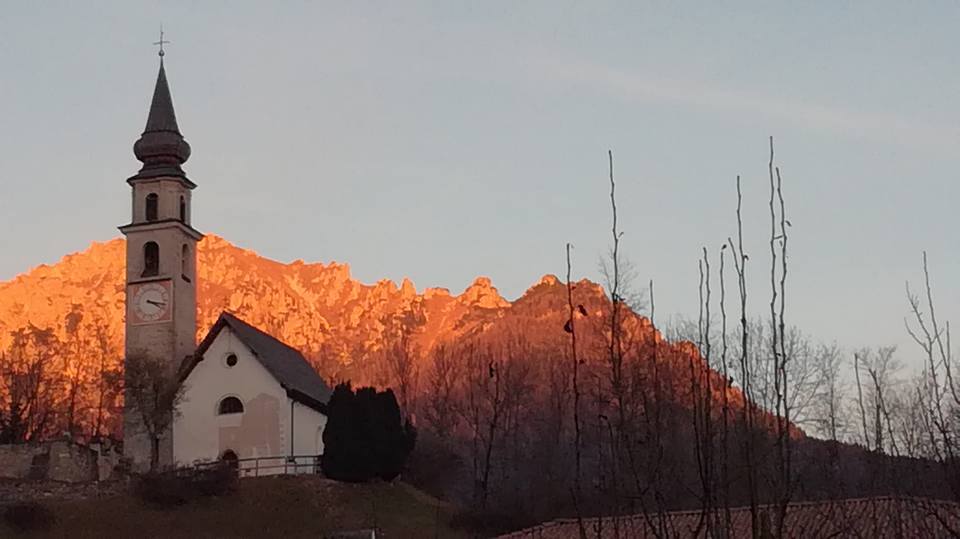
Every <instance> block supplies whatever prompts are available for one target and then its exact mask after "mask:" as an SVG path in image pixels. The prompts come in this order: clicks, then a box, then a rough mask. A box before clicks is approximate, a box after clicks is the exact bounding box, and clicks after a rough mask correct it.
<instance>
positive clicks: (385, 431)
mask: <svg viewBox="0 0 960 539" xmlns="http://www.w3.org/2000/svg"><path fill="white" fill-rule="evenodd" d="M415 442H416V430H415V429H414V428H413V425H411V424H410V422H409V421H408V422H406V423H404V422H403V421H402V418H401V414H400V407H399V406H398V405H397V399H396V396H394V394H393V391H391V390H389V389H387V390H386V391H379V392H378V391H377V390H376V389H374V388H372V387H364V388H360V389H357V390H356V392H354V391H353V389H352V388H351V387H350V384H349V383H345V384H340V385H338V386H337V387H336V388H335V389H334V391H333V395H332V396H331V397H330V402H329V403H328V404H327V425H326V427H325V428H324V430H323V444H324V451H323V459H322V460H321V465H322V466H323V473H324V474H325V475H326V476H327V477H329V478H331V479H336V480H338V481H351V482H362V481H369V480H371V479H374V478H380V479H383V480H385V481H391V480H393V479H394V478H395V477H397V476H398V475H399V474H400V472H401V471H402V470H403V468H404V466H405V464H406V462H407V457H409V456H410V452H411V451H412V450H413V446H414V443H415Z"/></svg>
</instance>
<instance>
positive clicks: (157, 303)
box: [147, 299, 166, 307]
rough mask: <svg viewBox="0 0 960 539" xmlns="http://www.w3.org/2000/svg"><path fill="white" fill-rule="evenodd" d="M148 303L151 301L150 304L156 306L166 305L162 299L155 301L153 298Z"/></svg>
mask: <svg viewBox="0 0 960 539" xmlns="http://www.w3.org/2000/svg"><path fill="white" fill-rule="evenodd" d="M147 303H149V304H150V305H153V306H154V307H163V306H164V305H166V303H164V302H162V301H153V300H152V299H148V300H147Z"/></svg>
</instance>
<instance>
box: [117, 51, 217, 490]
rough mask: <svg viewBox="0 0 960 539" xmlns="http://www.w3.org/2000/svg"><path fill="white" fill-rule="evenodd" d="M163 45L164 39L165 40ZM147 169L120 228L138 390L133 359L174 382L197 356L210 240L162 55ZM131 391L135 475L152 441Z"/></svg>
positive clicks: (162, 452) (138, 149) (145, 152)
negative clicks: (201, 268)
mask: <svg viewBox="0 0 960 539" xmlns="http://www.w3.org/2000/svg"><path fill="white" fill-rule="evenodd" d="M161 41H162V38H161ZM133 153H134V155H136V157H137V159H138V160H139V161H141V162H142V163H143V167H142V168H141V169H140V171H139V172H138V173H137V174H135V175H134V176H131V177H130V178H128V179H127V183H128V184H129V185H130V187H131V190H132V200H131V202H132V204H131V220H130V223H129V224H126V225H123V226H121V227H120V231H121V232H122V233H123V234H124V235H125V236H126V239H127V242H126V243H127V266H126V268H127V269H126V272H127V274H126V325H125V329H126V343H125V359H124V367H125V373H127V386H126V387H127V388H129V387H131V384H130V382H131V380H130V372H131V371H130V368H129V366H130V361H131V358H136V357H149V358H151V359H152V360H155V361H161V362H162V364H163V365H164V368H165V370H166V371H167V372H166V374H167V376H170V377H173V376H175V373H176V371H177V369H178V367H179V366H180V363H181V362H182V361H183V359H184V358H185V357H187V356H188V355H191V354H193V352H194V351H195V349H196V334H197V294H196V287H197V278H196V275H197V272H196V261H197V242H198V241H200V239H202V238H203V235H202V234H201V233H200V232H198V231H197V230H195V229H194V228H193V227H192V226H191V224H190V223H191V218H190V213H191V209H192V204H191V194H192V192H193V189H194V188H195V187H196V184H194V183H193V182H192V181H190V180H189V179H188V178H187V175H186V173H184V171H183V168H182V167H181V165H183V163H185V162H186V161H187V159H188V158H189V157H190V145H189V144H187V141H186V140H184V138H183V135H181V134H180V128H179V127H178V126H177V118H176V115H175V114H174V111H173V100H172V98H171V97H170V88H169V86H168V85H167V75H166V71H165V70H164V65H163V50H162V44H161V51H160V72H159V73H158V75H157V83H156V87H155V88H154V91H153V100H152V102H151V103H150V113H149V115H148V116H147V125H146V127H145V128H144V131H143V134H142V135H141V136H140V139H139V140H137V142H136V143H135V144H134V145H133ZM134 400H135V399H133V398H131V393H130V391H129V389H128V391H127V393H126V395H125V400H124V410H123V432H124V456H126V457H127V458H129V459H130V460H131V461H132V464H133V466H134V469H135V470H140V471H142V470H145V469H147V468H148V467H149V465H150V460H151V456H152V439H151V436H150V435H149V429H148V428H147V424H146V423H145V422H144V419H143V414H141V413H140V411H139V410H137V406H136V403H135V402H134ZM172 429H173V427H172V424H171V425H170V426H169V428H167V429H166V431H165V432H164V433H163V434H162V435H161V439H160V444H159V451H158V463H159V465H160V466H161V467H164V466H168V465H170V464H172V462H173V435H172Z"/></svg>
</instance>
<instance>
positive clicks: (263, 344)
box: [180, 312, 332, 412]
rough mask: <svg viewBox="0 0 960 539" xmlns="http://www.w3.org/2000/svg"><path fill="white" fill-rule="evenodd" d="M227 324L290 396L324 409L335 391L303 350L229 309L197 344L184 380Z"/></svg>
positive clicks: (308, 404)
mask: <svg viewBox="0 0 960 539" xmlns="http://www.w3.org/2000/svg"><path fill="white" fill-rule="evenodd" d="M228 326H229V327H230V330H231V331H233V333H234V334H235V335H236V336H237V338H238V339H240V340H241V341H242V342H243V344H245V345H247V347H249V348H250V350H251V351H252V352H253V354H254V355H255V356H256V357H257V359H258V360H259V361H260V363H261V364H262V365H263V366H264V368H266V369H267V371H269V372H270V374H271V375H273V377H274V378H276V380H277V382H280V385H281V386H283V388H284V389H285V390H286V391H287V395H289V396H290V398H292V399H293V400H295V401H297V402H299V403H301V404H304V405H306V406H310V407H311V408H313V409H315V410H318V411H320V412H325V407H326V403H327V401H328V400H329V399H330V394H331V393H332V391H331V390H330V388H329V387H328V386H327V384H326V382H324V381H323V378H320V375H319V374H317V371H315V370H313V367H311V366H310V363H309V362H307V359H306V358H305V357H303V354H301V353H300V352H299V351H297V350H296V349H294V348H291V347H290V346H287V345H286V344H284V343H283V342H281V341H279V340H277V339H275V338H273V337H271V336H270V335H268V334H266V333H264V332H263V331H260V330H259V329H257V328H255V327H253V326H251V325H250V324H248V323H246V322H244V321H243V320H240V319H239V318H237V317H236V316H234V315H232V314H230V313H227V312H224V313H221V314H220V318H219V319H217V323H216V324H214V325H213V327H212V328H210V332H209V333H207V336H206V337H204V339H203V341H202V342H201V343H200V346H199V347H197V352H196V354H194V357H193V359H192V361H191V362H190V363H189V364H188V365H187V366H186V368H185V369H184V370H183V372H182V374H181V376H180V378H181V380H184V379H186V377H187V376H188V375H189V374H190V371H191V370H193V367H194V366H195V365H196V364H197V362H199V361H201V360H202V359H203V354H204V352H206V351H207V348H209V347H210V345H211V344H212V343H213V340H214V339H215V338H216V337H217V335H218V334H219V333H220V330H222V329H223V328H224V327H228Z"/></svg>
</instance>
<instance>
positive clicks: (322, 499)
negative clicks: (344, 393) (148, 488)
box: [0, 476, 467, 539]
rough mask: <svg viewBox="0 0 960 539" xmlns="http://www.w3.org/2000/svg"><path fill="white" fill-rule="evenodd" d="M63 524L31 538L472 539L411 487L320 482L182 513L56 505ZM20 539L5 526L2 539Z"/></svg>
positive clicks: (292, 484)
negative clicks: (374, 534)
mask: <svg viewBox="0 0 960 539" xmlns="http://www.w3.org/2000/svg"><path fill="white" fill-rule="evenodd" d="M46 505H47V506H48V507H50V508H51V509H52V510H53V513H54V515H55V518H56V521H55V523H54V524H53V527H52V528H51V529H49V530H47V531H44V532H33V533H30V534H27V535H24V536H25V537H70V538H81V537H97V538H100V537H136V538H141V537H151V538H152V537H177V538H180V537H191V538H213V537H311V538H318V537H324V536H326V535H328V534H330V533H333V532H337V531H349V530H357V529H362V528H373V527H377V528H380V529H381V530H382V531H383V533H384V535H385V536H386V537H389V538H391V539H392V538H400V537H411V538H414V537H416V538H430V537H454V538H456V537H466V536H467V534H466V533H465V532H462V531H456V530H453V529H451V528H450V527H449V521H450V518H451V516H452V514H453V512H454V510H453V508H452V507H450V506H449V505H447V504H446V503H445V502H442V501H439V500H437V499H436V498H433V497H431V496H429V495H427V494H425V493H423V492H421V491H418V490H416V489H415V488H413V487H411V486H409V485H406V484H404V483H397V484H386V483H375V484H345V483H337V482H334V481H330V480H326V479H322V478H317V477H307V476H301V477H275V478H256V479H244V480H242V481H240V486H239V490H238V491H237V492H235V493H233V494H230V495H227V496H223V497H215V498H206V499H201V500H199V501H196V502H193V503H191V504H188V505H185V506H180V507H177V508H175V509H157V508H153V507H150V506H146V505H144V503H143V502H141V501H140V500H139V499H137V498H136V497H134V496H132V495H128V494H123V495H117V496H113V497H109V498H101V499H96V500H93V499H91V500H82V501H59V502H57V501H51V502H48V503H47V504H46ZM9 536H15V534H14V531H13V530H11V529H9V528H6V527H4V524H3V523H0V537H9Z"/></svg>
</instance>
